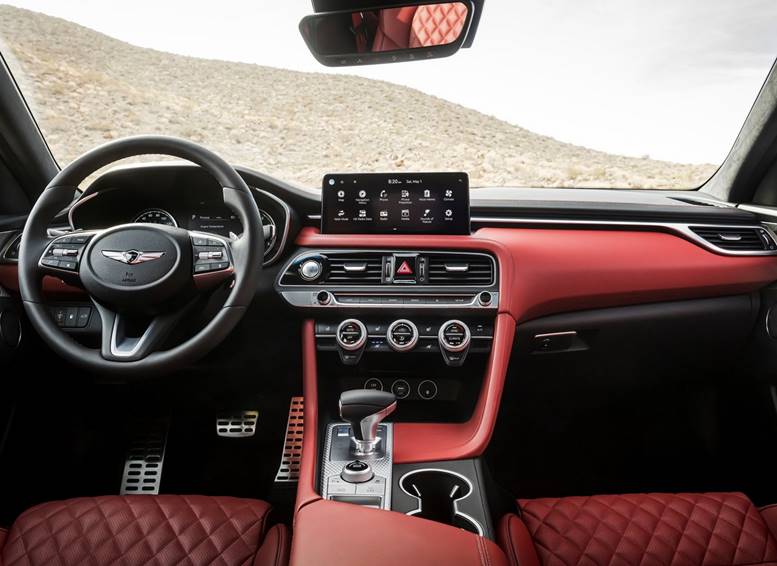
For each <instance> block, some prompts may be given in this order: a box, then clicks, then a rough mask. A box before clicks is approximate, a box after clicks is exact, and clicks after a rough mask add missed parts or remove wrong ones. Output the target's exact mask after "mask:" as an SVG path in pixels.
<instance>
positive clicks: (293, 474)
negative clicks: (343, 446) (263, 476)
mask: <svg viewBox="0 0 777 566" xmlns="http://www.w3.org/2000/svg"><path fill="white" fill-rule="evenodd" d="M304 406H305V403H304V397H292V398H291V403H290V405H289V420H288V421H287V422H286V439H285V440H284V442H283V454H282V455H281V465H280V466H279V467H278V473H277V474H275V481H276V483H282V482H295V481H297V480H298V479H299V465H300V461H301V460H302V438H303V436H302V434H303V425H304V424H305V420H304V417H303V409H304Z"/></svg>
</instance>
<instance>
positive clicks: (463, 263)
mask: <svg viewBox="0 0 777 566" xmlns="http://www.w3.org/2000/svg"><path fill="white" fill-rule="evenodd" d="M493 282H494V262H493V261H492V260H491V258H489V257H488V256H485V255H479V254H466V253H464V254H432V255H430V256H429V285H479V286H480V285H483V286H486V285H491V284H492V283H493Z"/></svg>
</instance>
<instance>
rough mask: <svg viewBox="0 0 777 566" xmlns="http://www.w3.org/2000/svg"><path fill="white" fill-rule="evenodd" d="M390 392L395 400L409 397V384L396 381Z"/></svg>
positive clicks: (399, 380)
mask: <svg viewBox="0 0 777 566" xmlns="http://www.w3.org/2000/svg"><path fill="white" fill-rule="evenodd" d="M391 392H392V393H393V394H394V395H396V397H397V399H406V398H407V396H408V395H410V384H409V383H408V382H407V381H405V380H404V379H397V380H396V381H395V382H394V383H392V384H391Z"/></svg>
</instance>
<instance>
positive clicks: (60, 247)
mask: <svg viewBox="0 0 777 566" xmlns="http://www.w3.org/2000/svg"><path fill="white" fill-rule="evenodd" d="M93 235H94V234H78V235H76V236H60V237H59V238H56V239H55V240H54V241H53V242H51V243H50V244H49V245H48V247H47V248H46V251H45V252H44V253H43V256H42V257H41V259H40V262H39V263H40V265H41V266H42V267H52V268H55V269H62V270H65V271H78V267H79V263H80V260H81V254H82V252H83V251H84V248H86V244H87V243H88V242H89V240H90V239H91V238H92V236H93Z"/></svg>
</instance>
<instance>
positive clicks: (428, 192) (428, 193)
mask: <svg viewBox="0 0 777 566" xmlns="http://www.w3.org/2000/svg"><path fill="white" fill-rule="evenodd" d="M431 196H432V191H430V190H429V189H424V198H429V197H431Z"/></svg>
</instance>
